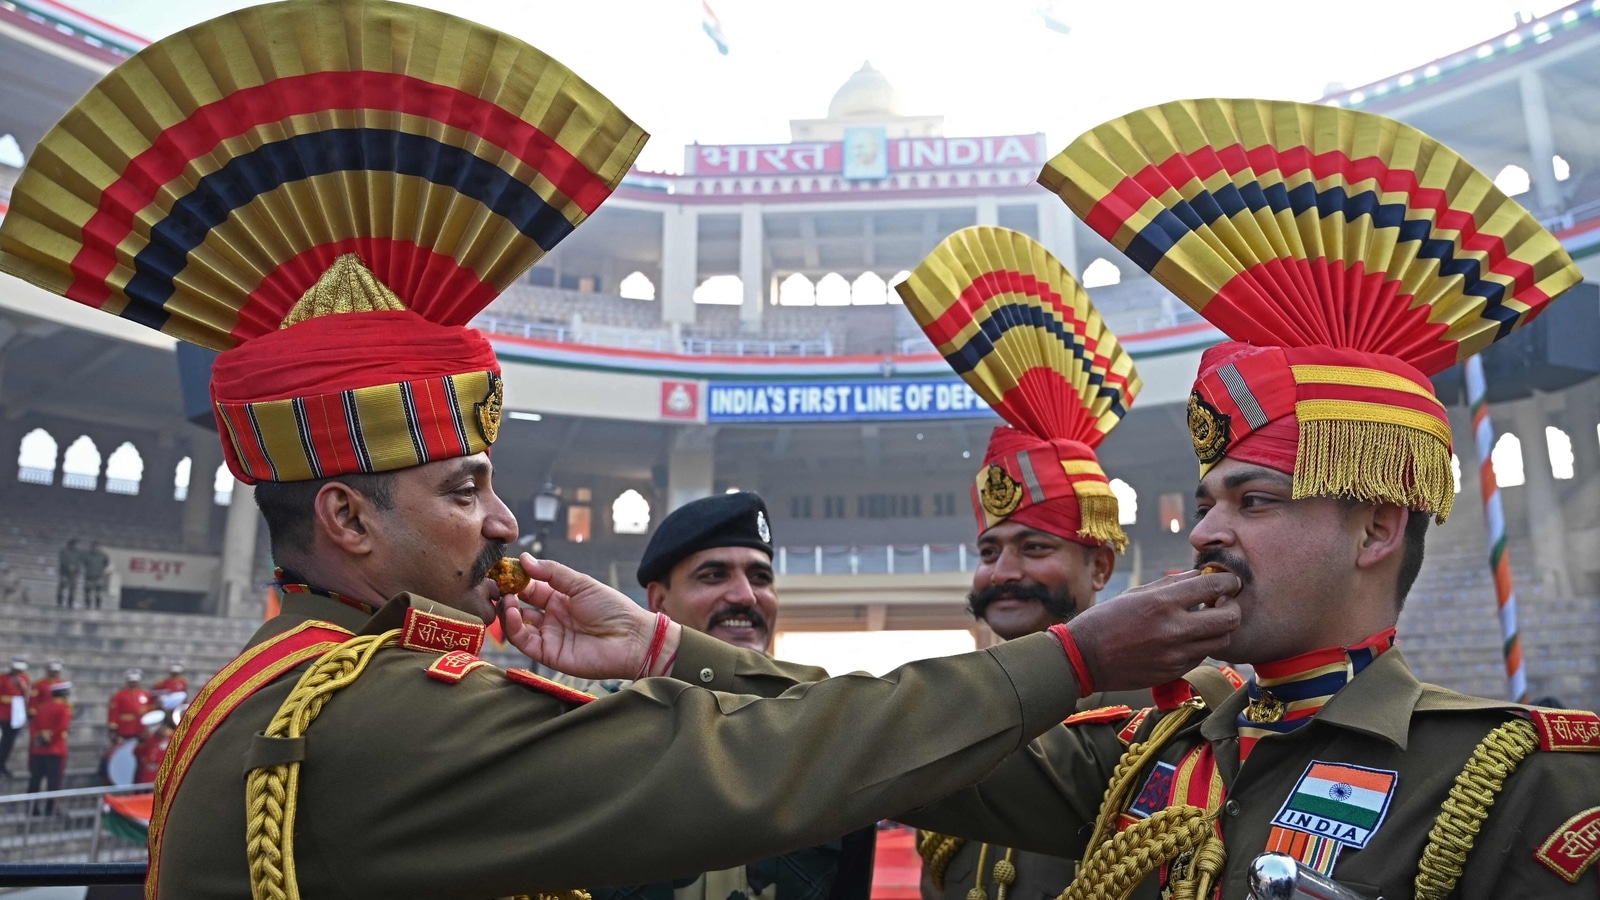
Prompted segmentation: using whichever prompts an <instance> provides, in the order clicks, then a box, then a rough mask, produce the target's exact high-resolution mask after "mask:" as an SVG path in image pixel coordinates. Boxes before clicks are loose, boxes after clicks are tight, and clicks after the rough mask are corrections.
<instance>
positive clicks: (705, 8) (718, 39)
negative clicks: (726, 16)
mask: <svg viewBox="0 0 1600 900" xmlns="http://www.w3.org/2000/svg"><path fill="white" fill-rule="evenodd" d="M700 27H701V28H703V29H705V32H706V37H709V38H711V42H712V43H713V44H716V45H717V52H718V53H721V54H722V55H723V56H727V55H728V36H727V35H726V34H723V32H722V20H721V19H718V18H717V14H716V13H714V12H712V11H711V4H710V3H709V2H708V0H700Z"/></svg>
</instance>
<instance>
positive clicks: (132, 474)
mask: <svg viewBox="0 0 1600 900" xmlns="http://www.w3.org/2000/svg"><path fill="white" fill-rule="evenodd" d="M143 480H144V457H142V456H140V455H139V448H138V447H135V446H134V445H133V444H132V442H130V441H123V442H122V443H121V444H120V445H118V447H117V449H115V450H113V451H111V455H110V456H108V457H106V493H108V494H128V495H130V496H132V495H137V494H138V493H139V482H140V481H143Z"/></svg>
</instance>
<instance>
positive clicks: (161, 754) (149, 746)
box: [133, 725, 172, 784]
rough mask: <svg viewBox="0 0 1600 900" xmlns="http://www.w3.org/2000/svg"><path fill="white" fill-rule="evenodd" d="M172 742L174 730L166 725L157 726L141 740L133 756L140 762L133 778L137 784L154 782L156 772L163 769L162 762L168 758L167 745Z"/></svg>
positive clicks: (134, 749)
mask: <svg viewBox="0 0 1600 900" xmlns="http://www.w3.org/2000/svg"><path fill="white" fill-rule="evenodd" d="M171 742H172V730H171V729H169V728H167V727H166V726H165V725H163V726H161V727H160V728H157V729H156V730H155V732H154V733H153V734H147V735H145V736H144V737H143V738H140V740H139V746H137V747H135V748H133V758H134V759H135V760H136V761H137V762H138V763H139V767H138V769H137V770H136V771H135V773H134V776H133V780H134V782H135V783H137V784H154V783H155V780H156V773H157V772H160V771H161V763H162V762H163V761H164V760H165V759H166V758H167V745H168V744H169V743H171Z"/></svg>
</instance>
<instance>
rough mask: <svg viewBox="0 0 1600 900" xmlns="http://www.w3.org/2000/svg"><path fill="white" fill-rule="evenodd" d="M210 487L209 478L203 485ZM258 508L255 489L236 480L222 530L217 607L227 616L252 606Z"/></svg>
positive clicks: (251, 611) (245, 611) (247, 613)
mask: <svg viewBox="0 0 1600 900" xmlns="http://www.w3.org/2000/svg"><path fill="white" fill-rule="evenodd" d="M206 486H207V487H208V488H209V487H210V484H209V482H208V483H207V485H206ZM260 520H261V511H260V510H259V509H256V489H255V487H254V486H253V485H248V484H245V483H244V482H242V481H236V482H234V484H233V500H232V502H231V503H230V504H229V506H228V524H227V526H226V527H225V529H224V530H223V532H222V587H221V598H222V602H221V603H220V604H218V607H219V611H220V612H221V613H222V615H224V616H227V617H228V618H248V617H250V616H254V615H257V614H258V611H257V610H256V609H255V608H254V603H255V600H256V597H255V585H254V577H255V564H256V529H257V523H258V522H260Z"/></svg>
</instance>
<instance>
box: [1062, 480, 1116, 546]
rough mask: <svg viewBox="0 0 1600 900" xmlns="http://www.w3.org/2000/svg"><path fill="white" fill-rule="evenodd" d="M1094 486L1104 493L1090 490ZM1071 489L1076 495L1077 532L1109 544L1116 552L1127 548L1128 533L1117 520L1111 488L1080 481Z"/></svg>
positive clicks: (1096, 483) (1114, 497) (1097, 483)
mask: <svg viewBox="0 0 1600 900" xmlns="http://www.w3.org/2000/svg"><path fill="white" fill-rule="evenodd" d="M1095 487H1098V488H1101V490H1104V491H1105V493H1100V492H1099V491H1094V490H1092V488H1095ZM1085 488H1090V489H1091V490H1087V491H1086V490H1085ZM1072 490H1073V493H1075V494H1077V496H1078V534H1079V535H1080V536H1081V537H1086V538H1092V539H1094V540H1097V541H1099V542H1100V543H1102V544H1109V545H1111V547H1112V548H1114V549H1115V550H1116V551H1117V552H1118V553H1121V552H1122V551H1124V550H1126V549H1128V535H1127V534H1126V533H1125V532H1124V531H1123V530H1122V525H1121V524H1119V523H1118V522H1117V513H1118V508H1117V497H1116V495H1115V494H1113V493H1111V489H1110V488H1109V487H1106V486H1105V485H1104V484H1101V483H1099V482H1093V481H1080V482H1076V483H1074V484H1073V485H1072Z"/></svg>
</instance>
